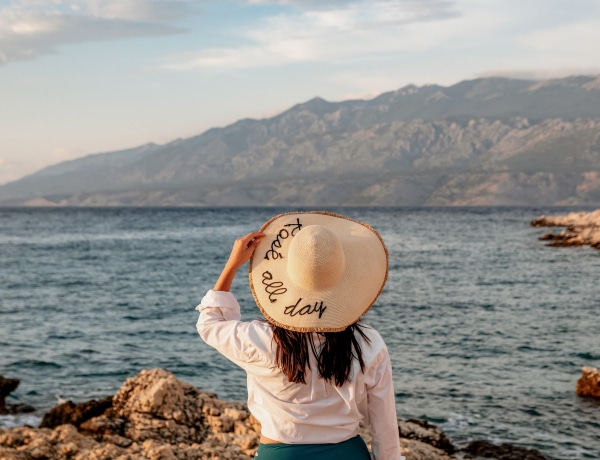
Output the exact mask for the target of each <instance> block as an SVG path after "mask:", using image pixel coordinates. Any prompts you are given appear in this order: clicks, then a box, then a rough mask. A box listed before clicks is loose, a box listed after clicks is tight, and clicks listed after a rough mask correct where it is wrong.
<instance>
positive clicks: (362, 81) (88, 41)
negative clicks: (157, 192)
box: [0, 0, 600, 183]
mask: <svg viewBox="0 0 600 460" xmlns="http://www.w3.org/2000/svg"><path fill="white" fill-rule="evenodd" d="M598 44H600V0H384V1H378V0H371V1H366V0H363V1H361V0H354V1H345V0H246V1H243V0H239V1H208V0H70V1H63V0H0V183H5V182H8V181H12V180H16V179H18V178H20V177H22V176H23V175H26V174H30V173H32V172H34V171H36V170H39V169H41V168H43V167H45V166H48V165H50V164H55V163H59V162H61V161H65V160H70V159H74V158H78V157H82V156H85V155H89V154H92V153H99V152H108V151H114V150H121V149H126V148H131V147H136V146H139V145H143V144H146V143H148V142H154V143H158V144H164V143H167V142H169V141H172V140H174V139H177V138H187V137H191V136H194V135H198V134H201V133H202V132H203V131H205V130H207V129H209V128H211V127H218V126H226V125H228V124H231V123H233V122H235V121H237V120H239V119H242V118H266V117H271V116H273V115H276V114H278V113H280V112H282V111H284V110H286V109H288V108H290V107H291V106H293V105H294V104H297V103H301V102H305V101H307V100H309V99H312V98H313V97H316V96H319V97H322V98H324V99H326V100H329V101H342V100H347V99H358V98H360V99H369V98H372V97H374V96H376V95H378V94H381V93H383V92H386V91H392V90H395V89H398V88H401V87H403V86H406V85H408V84H416V85H425V84H440V85H444V86H448V85H452V84H454V83H457V82H459V81H461V80H467V79H474V78H479V77H482V76H492V75H494V76H505V77H511V78H531V79H544V78H558V77H562V76H566V75H580V74H600V51H599V50H598Z"/></svg>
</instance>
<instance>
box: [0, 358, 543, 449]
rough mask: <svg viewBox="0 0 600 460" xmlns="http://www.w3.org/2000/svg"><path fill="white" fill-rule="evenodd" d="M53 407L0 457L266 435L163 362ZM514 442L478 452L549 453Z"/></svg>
mask: <svg viewBox="0 0 600 460" xmlns="http://www.w3.org/2000/svg"><path fill="white" fill-rule="evenodd" d="M49 414H52V415H47V416H46V417H45V418H44V421H45V424H46V427H40V428H32V427H28V426H24V427H19V428H12V429H7V430H2V429H0V460H34V459H36V460H37V459H39V460H42V459H44V460H59V459H60V460H64V459H66V460H208V459H230V460H251V459H252V458H253V457H254V453H255V451H256V448H257V446H258V442H259V438H260V424H259V422H258V421H257V420H256V419H255V418H254V417H253V416H252V415H251V414H250V412H249V411H248V408H247V407H246V405H245V404H243V403H240V402H227V401H221V400H219V399H217V396H216V395H215V394H213V393H208V392H205V391H202V390H200V389H198V388H196V387H194V386H192V385H190V384H188V383H185V382H181V381H180V380H178V379H177V378H175V376H174V375H173V374H171V373H169V372H167V371H165V370H162V369H154V370H144V371H141V372H140V373H139V374H137V375H136V376H135V377H132V378H130V379H128V380H127V381H126V382H125V383H124V384H123V386H122V387H121V389H120V390H119V391H118V392H117V394H115V396H114V397H113V398H112V399H104V400H100V401H90V402H88V403H83V404H73V403H72V402H69V403H65V404H62V405H61V406H58V407H57V408H55V409H54V410H52V411H50V413H49ZM57 424H59V425H58V426H56V425H57ZM50 427H53V428H50ZM398 432H399V436H400V438H401V442H402V447H403V455H404V456H405V457H406V460H453V459H456V458H457V457H456V456H454V454H455V452H457V449H456V447H455V446H454V445H453V444H452V443H451V442H450V441H449V440H448V438H447V437H446V435H445V434H444V432H443V431H442V430H440V429H439V428H438V427H436V426H435V425H432V424H430V423H428V422H424V421H419V420H407V421H402V420H399V421H398ZM361 436H363V438H364V439H365V441H366V442H367V444H368V445H369V444H370V441H371V434H370V432H369V431H368V430H367V429H362V431H361ZM509 447H511V446H508V447H507V446H506V445H502V446H494V445H493V444H489V443H487V445H486V446H485V452H484V451H483V450H482V449H484V448H483V447H479V448H478V449H479V450H477V451H476V454H477V455H479V453H480V452H484V454H482V457H484V458H492V459H493V458H496V459H503V460H504V459H513V458H514V459H516V458H527V459H531V460H543V459H544V457H543V456H542V455H541V454H540V453H539V452H537V451H533V450H531V451H530V450H527V449H523V448H515V449H516V450H513V451H511V452H517V454H519V453H520V454H524V453H527V455H528V456H526V457H518V455H517V454H515V455H517V456H512V457H507V456H501V455H505V453H506V452H507V451H508V450H510V449H509ZM494 448H495V450H494ZM473 449H474V448H472V449H471V451H473ZM507 449H508V450H507ZM519 449H520V450H519ZM469 452H470V451H469ZM473 452H475V451H473ZM490 452H491V453H490ZM457 455H462V456H463V457H464V452H459V454H457ZM467 455H469V453H467ZM494 455H497V456H494ZM463 457H458V458H463Z"/></svg>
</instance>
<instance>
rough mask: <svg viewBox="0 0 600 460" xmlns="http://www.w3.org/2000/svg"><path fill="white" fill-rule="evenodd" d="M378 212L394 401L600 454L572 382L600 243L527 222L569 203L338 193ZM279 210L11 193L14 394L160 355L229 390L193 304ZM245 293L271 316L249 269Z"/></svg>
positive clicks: (242, 284)
mask: <svg viewBox="0 0 600 460" xmlns="http://www.w3.org/2000/svg"><path fill="white" fill-rule="evenodd" d="M330 210H333V211H338V212H343V213H344V214H346V215H348V216H350V217H353V218H356V219H359V220H364V221H366V222H368V223H370V224H371V225H372V226H374V227H375V228H377V229H378V230H379V231H380V233H381V234H382V236H383V238H384V240H385V241H386V243H387V245H388V249H389V251H390V276H389V281H388V284H387V286H386V289H385V290H384V292H383V294H382V295H381V297H380V300H379V301H378V304H377V306H376V307H374V308H373V309H371V311H370V312H369V313H368V315H367V322H368V323H370V324H371V325H373V326H375V327H376V328H377V329H378V330H379V331H380V332H381V334H382V335H383V337H384V339H385V340H386V342H387V344H388V347H389V349H390V354H391V356H392V361H393V366H394V379H395V388H396V403H397V409H398V416H399V417H402V418H421V419H427V420H429V421H432V422H433V423H436V424H438V425H440V426H441V427H442V428H443V429H444V430H445V431H446V432H447V433H448V434H449V436H450V437H451V439H452V440H453V441H454V442H455V443H457V444H459V445H462V444H464V443H466V442H468V441H470V440H474V439H488V440H491V441H493V442H510V443H513V444H516V445H521V446H525V447H534V448H537V449H539V450H541V451H542V452H543V453H544V454H546V455H547V456H549V457H551V458H555V459H584V458H594V459H599V458H600V403H598V402H596V401H593V400H588V399H582V398H578V397H577V396H576V395H575V384H576V381H577V379H578V378H579V376H580V373H581V366H584V365H589V366H594V367H600V294H599V292H598V275H599V274H600V252H598V251H594V250H593V249H590V248H548V247H545V246H544V245H543V244H542V242H540V241H538V240H537V237H538V236H539V235H541V234H542V233H544V231H545V230H543V229H534V228H531V227H529V225H528V222H529V221H530V220H531V219H533V218H535V217H537V216H538V215H539V214H542V213H560V212H565V211H566V210H564V209H561V210H557V209H541V208H539V209H531V208H529V209H506V208H489V209H487V208H472V209H430V208H422V209H405V208H404V209H344V210H340V209H330ZM280 211H288V209H286V210H273V209H0V374H3V375H4V376H5V377H17V378H20V379H21V386H20V387H19V389H18V390H17V392H16V393H15V394H14V395H13V396H11V397H10V398H9V399H10V401H9V402H12V403H15V402H23V403H28V404H31V405H33V406H35V407H36V408H38V412H37V413H35V414H33V415H28V416H21V417H17V418H14V417H0V426H10V425H14V424H22V423H30V424H31V423H36V422H39V420H40V419H39V417H40V415H41V414H42V413H43V411H44V410H47V409H48V408H50V407H52V406H54V405H55V404H56V400H57V398H58V397H61V398H64V399H73V400H75V401H83V400H87V399H91V398H96V397H101V396H105V395H108V394H113V393H114V392H115V391H116V390H117V389H118V388H119V387H120V386H121V384H122V383H123V381H124V380H125V379H126V378H127V377H131V376H133V375H134V374H136V373H137V372H138V371H139V370H141V369H145V368H156V367H162V368H165V369H168V370H169V371H172V372H173V373H175V374H176V375H177V377H179V378H180V379H182V380H185V381H188V382H190V383H192V384H194V385H196V386H198V387H201V388H204V389H207V390H210V391H214V392H216V393H218V394H219V396H220V397H221V398H224V399H233V400H244V399H245V397H246V391H245V376H244V374H243V372H242V371H241V370H239V369H237V368H235V367H234V366H233V365H232V364H230V363H229V362H228V361H227V360H226V359H224V358H222V357H221V356H220V355H218V354H217V353H216V352H214V351H213V350H212V349H210V348H209V347H208V346H206V345H205V344H204V343H203V342H202V341H201V339H200V338H199V337H198V336H197V334H196V331H195V322H196V319H197V312H195V311H194V307H195V306H196V304H197V303H198V302H199V300H200V298H201V297H202V296H203V294H204V292H205V291H206V290H207V289H209V288H210V287H211V286H212V283H213V282H214V280H215V279H216V277H217V275H218V273H219V271H220V269H221V268H222V265H223V263H224V261H225V259H226V256H227V255H228V253H229V248H230V246H231V243H232V241H233V239H235V237H237V236H239V235H241V234H243V233H246V232H248V231H251V230H255V229H257V228H258V227H260V225H261V224H262V223H263V222H265V221H266V220H267V219H268V218H270V217H271V216H272V215H274V214H276V213H278V212H280ZM234 292H235V293H236V295H237V296H238V298H239V299H240V301H241V303H242V307H243V315H244V317H245V318H247V319H254V318H257V317H259V312H258V310H257V309H256V307H255V306H254V303H253V301H252V297H251V294H250V291H249V289H248V284H247V277H246V276H245V271H244V270H242V272H241V273H240V274H239V276H238V278H237V279H236V283H235V286H234Z"/></svg>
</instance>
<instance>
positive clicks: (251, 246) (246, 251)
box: [213, 232, 265, 291]
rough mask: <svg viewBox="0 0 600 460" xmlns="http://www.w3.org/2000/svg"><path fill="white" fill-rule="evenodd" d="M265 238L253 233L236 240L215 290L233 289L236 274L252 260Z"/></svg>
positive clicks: (262, 234)
mask: <svg viewBox="0 0 600 460" xmlns="http://www.w3.org/2000/svg"><path fill="white" fill-rule="evenodd" d="M264 236H265V234H264V233H261V232H252V233H248V234H247V235H245V236H241V237H239V238H238V239H237V240H235V242H234V243H233V248H232V249H231V254H229V259H228V260H227V263H226V264H225V267H224V268H223V271H222V272H221V275H220V276H219V279H218V280H217V282H216V283H215V286H214V287H213V290H215V291H229V290H230V289H231V283H232V282H233V278H235V274H236V272H237V271H238V269H239V268H240V267H241V266H242V265H244V264H245V263H246V262H247V261H248V259H250V257H251V256H252V254H253V253H254V251H255V249H256V247H257V246H258V243H259V242H260V239H261V238H263V237H264Z"/></svg>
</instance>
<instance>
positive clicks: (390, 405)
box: [367, 349, 401, 460]
mask: <svg viewBox="0 0 600 460" xmlns="http://www.w3.org/2000/svg"><path fill="white" fill-rule="evenodd" d="M367 407H368V412H369V421H370V423H371V429H372V433H373V440H372V444H371V448H372V451H373V456H374V458H375V460H400V458H401V457H400V437H399V435H398V419H397V417H396V399H395V395H394V383H393V380H392V364H391V361H390V356H389V354H388V352H387V349H384V350H383V352H382V358H381V360H380V361H379V363H378V365H377V367H376V368H375V372H374V374H373V378H372V380H371V385H370V386H369V388H367Z"/></svg>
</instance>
